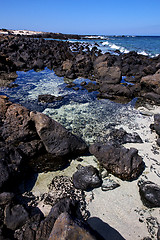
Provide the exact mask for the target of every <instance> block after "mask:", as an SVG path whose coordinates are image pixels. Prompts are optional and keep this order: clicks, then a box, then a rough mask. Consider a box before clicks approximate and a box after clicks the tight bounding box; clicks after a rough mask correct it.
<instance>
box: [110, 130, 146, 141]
mask: <svg viewBox="0 0 160 240" xmlns="http://www.w3.org/2000/svg"><path fill="white" fill-rule="evenodd" d="M106 138H107V139H108V141H111V142H112V143H116V144H125V143H143V141H142V139H141V138H140V136H139V135H138V133H136V132H134V133H127V132H126V131H125V130H124V129H123V128H120V129H111V131H110V133H109V134H107V136H106Z"/></svg>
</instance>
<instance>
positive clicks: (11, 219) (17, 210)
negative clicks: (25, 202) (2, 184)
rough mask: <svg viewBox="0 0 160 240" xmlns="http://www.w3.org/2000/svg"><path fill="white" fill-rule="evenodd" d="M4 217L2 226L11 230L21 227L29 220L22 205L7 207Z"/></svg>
mask: <svg viewBox="0 0 160 240" xmlns="http://www.w3.org/2000/svg"><path fill="white" fill-rule="evenodd" d="M4 215H5V217H4V224H5V225H6V226H7V228H9V229H11V230H15V229H17V228H20V227H22V226H23V224H25V222H26V221H27V220H28V219H29V216H28V213H27V211H26V210H25V209H24V207H23V206H22V205H16V206H13V207H11V205H7V206H6V208H5V211H4Z"/></svg>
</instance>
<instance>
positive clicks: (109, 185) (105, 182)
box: [101, 178, 120, 191]
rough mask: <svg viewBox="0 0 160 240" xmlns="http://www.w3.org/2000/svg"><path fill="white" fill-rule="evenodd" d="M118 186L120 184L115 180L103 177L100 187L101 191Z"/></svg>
mask: <svg viewBox="0 0 160 240" xmlns="http://www.w3.org/2000/svg"><path fill="white" fill-rule="evenodd" d="M119 186H120V184H119V183H117V182H115V181H114V180H112V179H109V178H107V179H103V183H102V186H101V189H102V191H108V190H113V189H115V188H117V187H119Z"/></svg>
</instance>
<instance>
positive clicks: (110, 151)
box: [89, 143, 144, 181]
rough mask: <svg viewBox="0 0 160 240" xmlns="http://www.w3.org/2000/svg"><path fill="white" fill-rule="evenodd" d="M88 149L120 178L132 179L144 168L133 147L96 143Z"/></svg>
mask: <svg viewBox="0 0 160 240" xmlns="http://www.w3.org/2000/svg"><path fill="white" fill-rule="evenodd" d="M89 151H90V153H91V154H93V155H94V156H95V157H96V158H97V159H98V161H99V162H100V164H101V165H102V166H103V167H104V168H106V169H107V170H108V171H109V172H111V173H112V174H113V175H115V176H117V177H119V178H121V179H122V180H129V181H130V180H134V179H136V178H138V176H139V175H140V174H141V173H142V171H143V170H144V162H143V159H142V158H141V157H140V156H139V155H138V150H137V149H135V148H130V149H126V148H124V147H122V146H117V147H115V146H114V145H112V144H111V143H106V144H105V145H103V144H100V143H96V144H93V145H91V146H90V148H89Z"/></svg>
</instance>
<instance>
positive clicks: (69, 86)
mask: <svg viewBox="0 0 160 240" xmlns="http://www.w3.org/2000/svg"><path fill="white" fill-rule="evenodd" d="M75 86H76V84H75V83H73V82H71V83H68V84H67V86H66V87H67V88H72V87H75Z"/></svg>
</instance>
